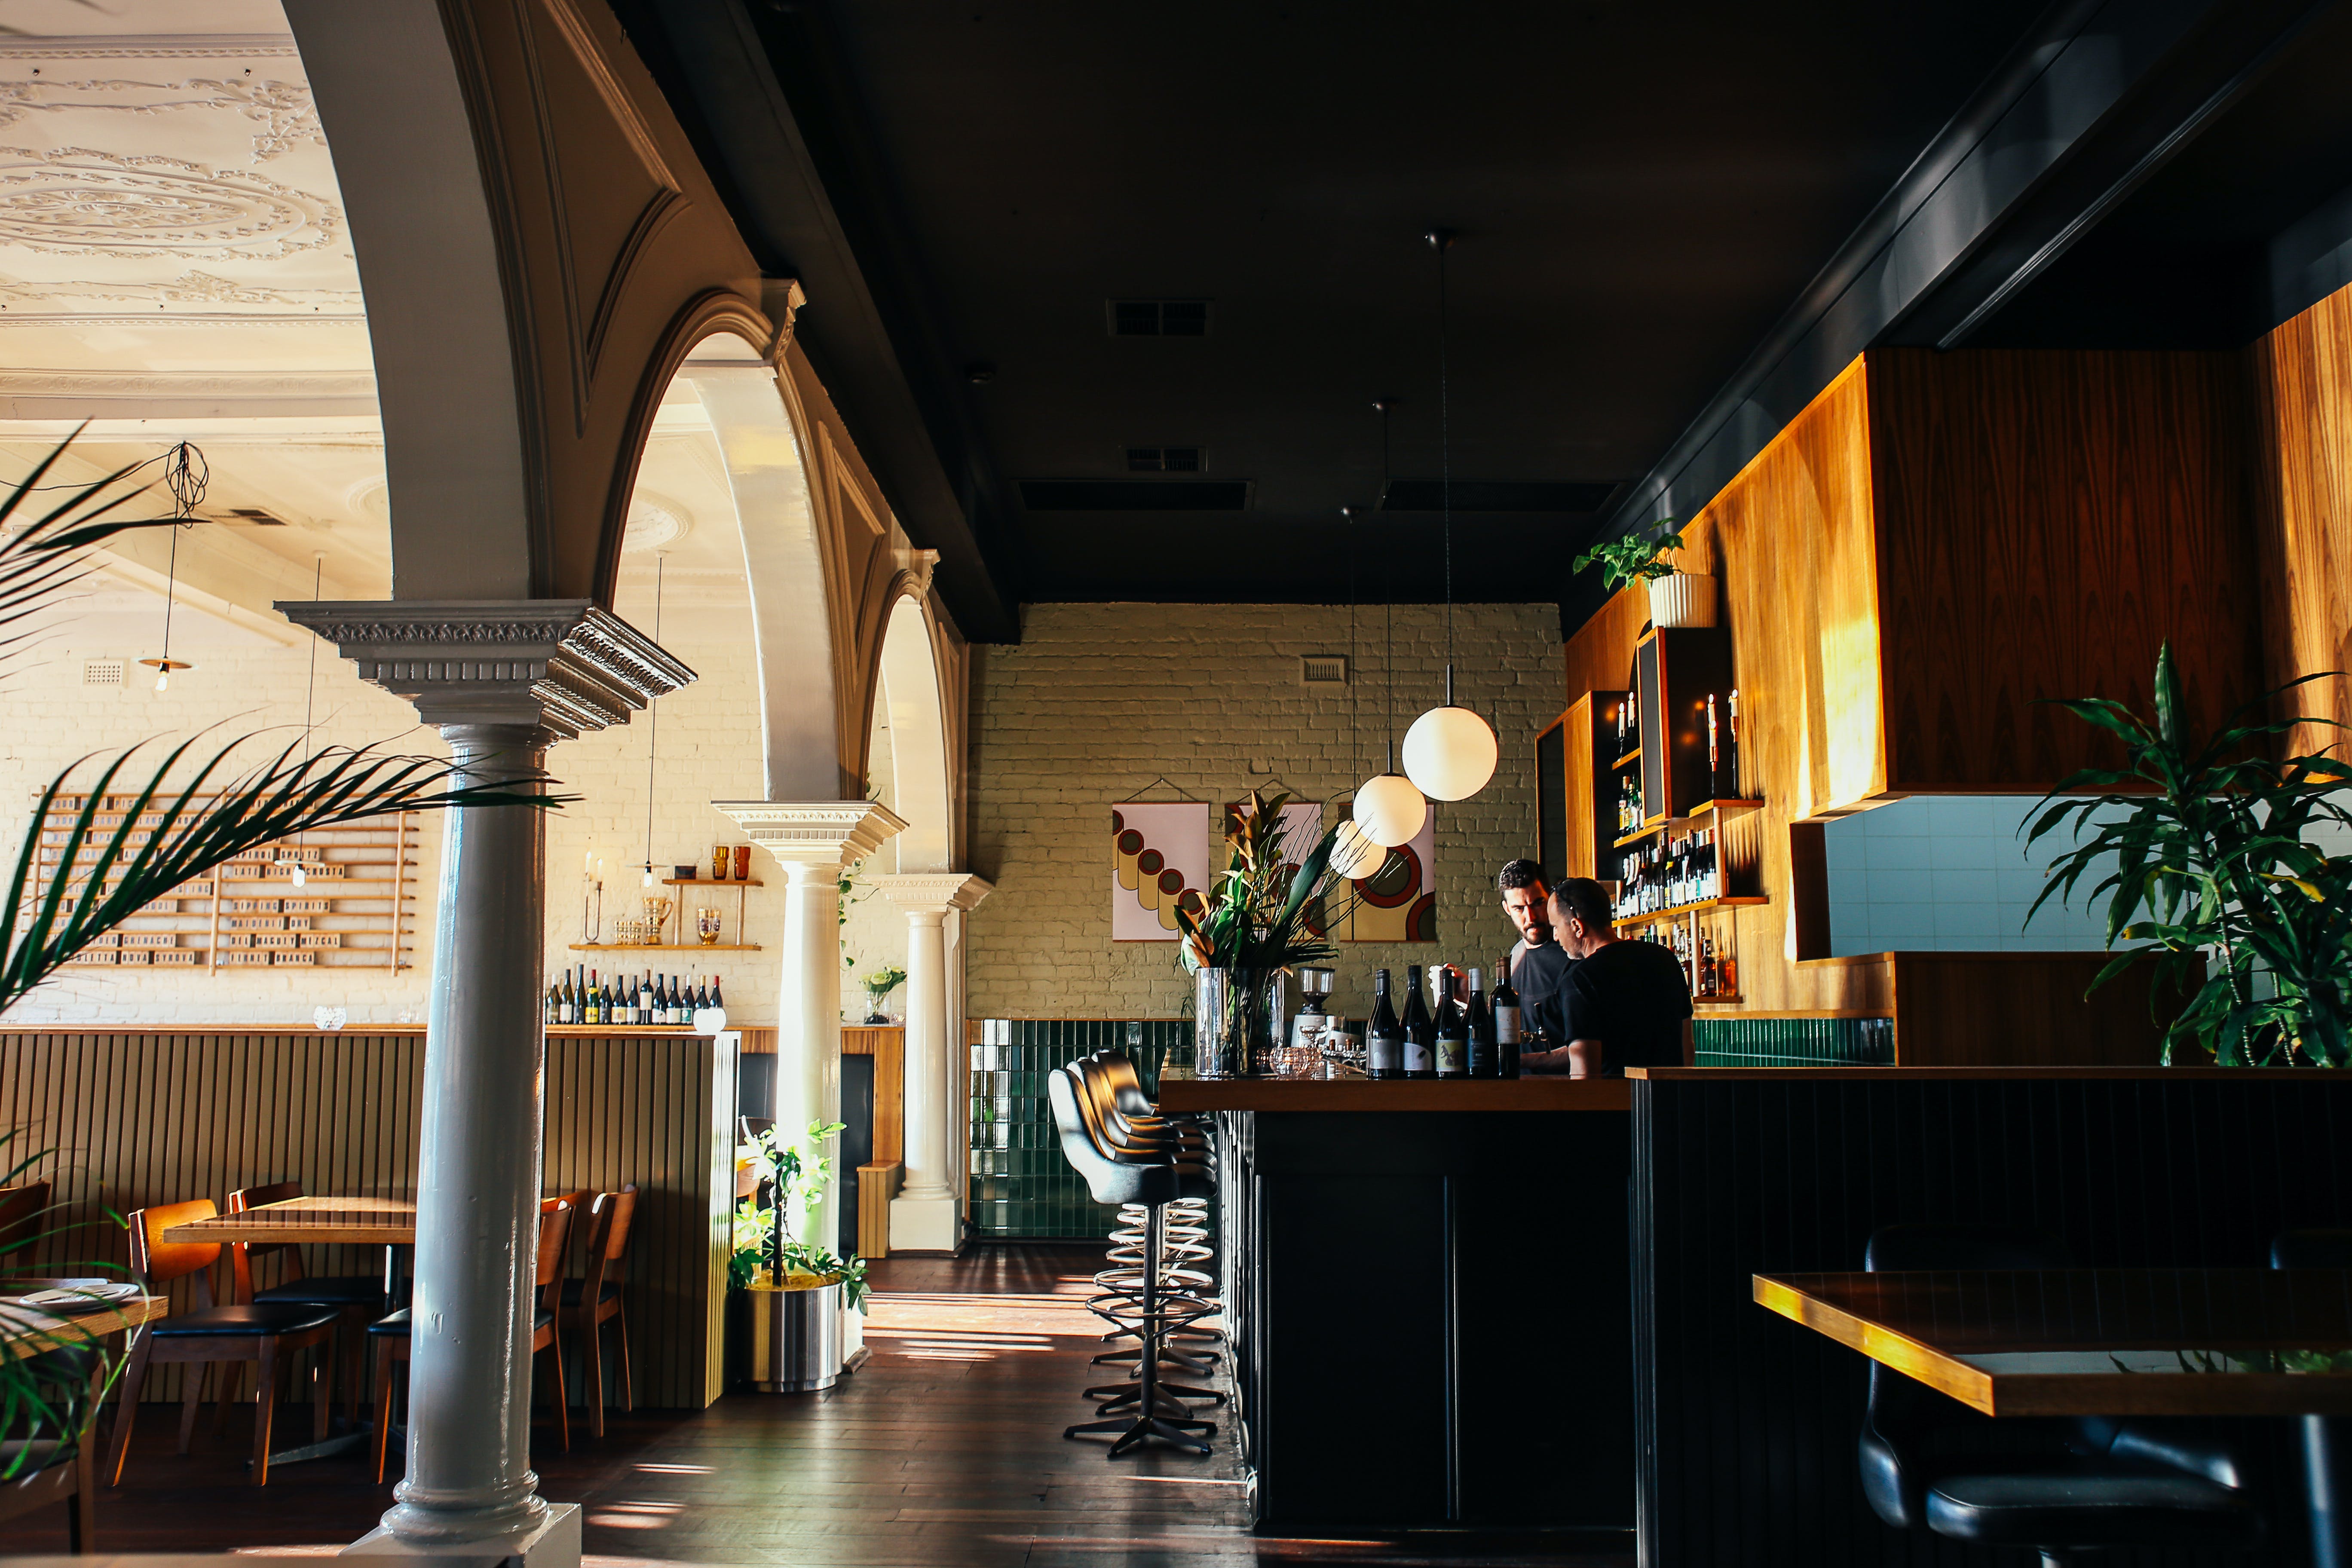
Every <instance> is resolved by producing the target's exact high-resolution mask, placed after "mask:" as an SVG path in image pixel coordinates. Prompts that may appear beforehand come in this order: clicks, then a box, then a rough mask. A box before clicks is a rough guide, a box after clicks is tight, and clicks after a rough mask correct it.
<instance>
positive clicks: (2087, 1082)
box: [1634, 1074, 2352, 1568]
mask: <svg viewBox="0 0 2352 1568" xmlns="http://www.w3.org/2000/svg"><path fill="white" fill-rule="evenodd" d="M2347 1111H2352V1079H2339V1078H2337V1077H2336V1076H2333V1075H2325V1074H2311V1075H2298V1076H2296V1077H2294V1078H2291V1079H2273V1078H2247V1079H2235V1080H2231V1079H2188V1078H2182V1079H2173V1080H2166V1079H2161V1078H2156V1077H2148V1078H2135V1079H1976V1080H1963V1079H1907V1078H1904V1077H1901V1076H1899V1075H1897V1074H1889V1075H1887V1076H1885V1077H1884V1078H1874V1077H1865V1076H1859V1075H1858V1076H1855V1077H1852V1078H1820V1079H1817V1078H1813V1077H1811V1076H1810V1075H1806V1076H1795V1075H1791V1076H1789V1077H1783V1078H1777V1079H1763V1078H1760V1077H1749V1076H1748V1075H1745V1074H1741V1075H1738V1076H1734V1075H1730V1074H1726V1075H1724V1076H1723V1077H1721V1078H1718V1079H1710V1080H1706V1081H1691V1080H1662V1081H1658V1082H1654V1083H1650V1084H1644V1085H1643V1086H1641V1087H1640V1088H1638V1089H1636V1091H1635V1111H1634V1115H1635V1162H1636V1163H1635V1184H1636V1186H1635V1193H1634V1219H1635V1227H1636V1241H1635V1258H1636V1260H1637V1278H1636V1280H1635V1285H1634V1301H1635V1320H1634V1322H1635V1360H1636V1379H1637V1388H1638V1389H1639V1390H1640V1391H1641V1397H1642V1399H1643V1409H1642V1419H1643V1426H1642V1428H1641V1431H1640V1462H1641V1464H1642V1466H1643V1491H1642V1498H1643V1502H1642V1508H1643V1564H1644V1568H1657V1565H1660V1564H1667V1563H1672V1564H1677V1565H1680V1564H1717V1563H1719V1564H1724V1565H1726V1568H1729V1565H1731V1564H1739V1565H1741V1568H1747V1565H1749V1564H1757V1563H1764V1564H1789V1565H1791V1568H1794V1565H1795V1564H1800V1563H1801V1564H1805V1565H1806V1568H1837V1565H1843V1564H1848V1563H1853V1564H1880V1563H1885V1564H1890V1565H1904V1568H1954V1565H1956V1564H1962V1563H1966V1564H1969V1565H1970V1568H1990V1565H1991V1564H1993V1563H1997V1562H1998V1561H2000V1560H1999V1559H1998V1558H1996V1557H1994V1556H1991V1555H1989V1554H1971V1553H1967V1552H1962V1551H1961V1550H1960V1549H1959V1548H1958V1547H1955V1546H1953V1545H1951V1544H1950V1543H1948V1542H1937V1541H1935V1540H1934V1539H1933V1538H1930V1537H1928V1536H1927V1535H1926V1534H1925V1533H1924V1532H1914V1533H1912V1534H1907V1535H1906V1534H1904V1533H1902V1532H1897V1531H1890V1530H1888V1529H1886V1528H1885V1526H1883V1525H1881V1524H1880V1523H1879V1522H1878V1521H1877V1520H1876V1518H1875V1517H1874V1515H1873V1514H1872V1513H1871V1512H1870V1510H1869V1509H1868V1506H1867V1505H1866V1504H1865V1503H1864V1501H1863V1500H1862V1497H1861V1492H1860V1486H1859V1480H1858V1477H1857V1475H1856V1467H1855V1461H1854V1449H1853V1444H1854V1437H1855V1433H1856V1432H1857V1430H1858V1429H1859V1422H1860V1418H1861V1413H1862V1401H1863V1394H1864V1381H1865V1376H1864V1366H1865V1363H1864V1362H1863V1360H1862V1358H1861V1357H1859V1356H1857V1355H1854V1354H1853V1353H1852V1352H1848V1351H1845V1350H1843V1349H1842V1348H1841V1347H1839V1346H1837V1345H1835V1344H1832V1342H1830V1341H1828V1340H1827V1339H1825V1338H1823V1337H1822V1336H1821V1335H1818V1334H1815V1333H1811V1332H1810V1331H1806V1330H1803V1329H1800V1328H1798V1327H1797V1326H1796V1325H1794V1324H1792V1323H1789V1322H1786V1321H1783V1320H1781V1319H1780V1318H1778V1317H1775V1316H1773V1315H1772V1314H1769V1313H1768V1312H1766V1311H1764V1310H1763V1309H1761V1308H1759V1307H1757V1306H1756V1305H1755V1304H1754V1303H1753V1300H1752V1299H1751V1295H1750V1289H1749V1285H1748V1278H1749V1276H1750V1275H1751V1274H1754V1273H1757V1272H1765V1273H1772V1272H1791V1271H1804V1270H1811V1269H1839V1268H1855V1267H1858V1266H1859V1263H1860V1260H1861V1254H1862V1247H1863V1243H1864V1240H1865V1239H1866V1238H1867V1237H1868V1236H1869V1234H1870V1232H1871V1231H1872V1230H1873V1229H1874V1228H1875V1227H1876V1226H1880V1225H1885V1224H1892V1223H1896V1222H1899V1221H1911V1220H1940V1221H1967V1222H1983V1223H1995V1224H2012V1225H2032V1226H2039V1227H2042V1228H2044V1229H2047V1230H2051V1231H2053V1232H2055V1233H2057V1234H2059V1235H2061V1236H2063V1237H2064V1238H2065V1239H2066V1241H2067V1242H2068V1244H2069V1245H2070V1246H2071V1247H2073V1249H2074V1251H2075V1253H2076V1254H2077V1255H2078V1256H2080V1257H2081V1258H2083V1259H2084V1261H2086V1262H2089V1263H2094V1264H2102V1265H2111V1266H2133V1265H2165V1264H2180V1265H2189V1266H2194V1265H2200V1264H2202V1265H2217V1266H2221V1265H2227V1266H2242V1267H2258V1266H2260V1265H2261V1264H2262V1263H2263V1260H2264V1256H2265V1249H2266V1247H2267V1246H2268V1243H2269V1238H2270V1237H2272V1236H2273V1234H2275V1233H2276V1232H2277V1231H2279V1230H2281V1229H2284V1228H2288V1227H2290V1226H2342V1225H2346V1224H2352V1171H2347V1163H2346V1162H2345V1161H2343V1160H2342V1159H2341V1158H2339V1157H2337V1156H2336V1150H2337V1148H2338V1147H2339V1145H2338V1144H2337V1142H2336V1136H2337V1134H2338V1132H2339V1131H2342V1130H2343V1123H2344V1122H2345V1121H2346V1120H2347ZM2287 1429H2288V1424H2287V1423H2284V1422H2268V1423H2248V1424H2245V1426H2243V1428H2242V1434H2241V1436H2242V1440H2243V1441H2244V1442H2245V1443H2246V1444H2247V1445H2248V1446H2249V1448H2250V1457H2251V1458H2252V1461H2253V1463H2252V1468H2253V1470H2254V1471H2255V1473H2256V1474H2257V1475H2258V1476H2261V1477H2263V1478H2264V1479H2262V1480H2261V1481H2259V1482H2258V1485H2260V1486H2261V1487H2263V1488H2264V1489H2266V1490H2267V1491H2268V1495H2267V1496H2266V1499H2265V1511H2266V1512H2267V1513H2268V1515H2269V1517H2270V1521H2271V1525H2272V1536H2271V1542H2270V1544H2269V1546H2268V1547H2267V1548H2266V1549H2265V1550H2266V1554H2267V1558H2268V1560H2269V1561H2273V1562H2280V1563H2292V1562H2297V1561H2300V1560H2301V1559H2302V1555H2303V1552H2304V1551H2305V1544H2304V1541H2303V1524H2302V1520H2301V1512H2300V1504H2299V1502H2298V1500H2297V1495H2296V1492H2295V1488H2294V1477H2295V1476H2296V1474H2297V1473H2298V1472H2297V1471H2296V1469H2295V1468H2294V1460H2293V1455H2292V1453H2291V1451H2290V1448H2289V1446H2288V1442H2287ZM2151 1561H2152V1559H2151ZM2234 1561H2241V1562H2242V1561H2245V1560H2243V1559H2237V1560H2234Z"/></svg>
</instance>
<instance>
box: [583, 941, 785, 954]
mask: <svg viewBox="0 0 2352 1568" xmlns="http://www.w3.org/2000/svg"><path fill="white" fill-rule="evenodd" d="M571 947H572V952H759V951H760V944H759V943H758V942H711V943H710V944H709V945H708V946H705V945H704V944H703V943H701V942H684V943H679V942H573V943H572V944H571Z"/></svg>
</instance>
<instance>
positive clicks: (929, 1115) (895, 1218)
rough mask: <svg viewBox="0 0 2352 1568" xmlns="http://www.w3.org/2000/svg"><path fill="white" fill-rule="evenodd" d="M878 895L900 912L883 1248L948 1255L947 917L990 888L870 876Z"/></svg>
mask: <svg viewBox="0 0 2352 1568" xmlns="http://www.w3.org/2000/svg"><path fill="white" fill-rule="evenodd" d="M874 883H875V886H877V887H878V888H880V889H882V892H883V896H884V897H886V898H887V899H888V900H890V901H891V902H892V903H894V904H897V905H898V907H899V908H900V909H902V910H906V911H907V1181H906V1186H905V1189H904V1190H903V1191H902V1192H900V1193H899V1194H898V1197H897V1198H896V1199H895V1200H893V1202H892V1203H891V1205H890V1250H891V1251H893V1252H953V1251H955V1250H956V1249H957V1248H958V1247H961V1245H962V1244H963V1226H962V1223H961V1222H962V1217H963V1216H962V1205H961V1204H960V1203H958V1202H957V1200H956V1180H955V1169H954V1165H953V1159H954V1152H955V1147H956V1139H955V1124H954V1121H953V1120H952V1119H953V1116H954V1113H955V1089H954V1079H953V1077H952V1075H951V1073H950V1064H951V1062H952V1060H953V1058H952V1057H951V1056H950V1054H949V1053H950V1051H951V1050H952V1049H953V1048H954V1047H955V1046H956V1045H959V1044H961V1041H951V1040H950V1038H949V1033H950V1020H949V999H950V992H951V990H952V987H951V986H950V984H949V979H948V942H947V916H948V911H949V910H969V909H971V907H972V906H973V905H975V904H977V903H979V902H980V900H982V899H984V898H986V897H988V895H989V894H991V893H992V892H994V891H995V890H996V888H995V884H993V883H992V882H990V881H988V880H987V879H984V878H981V877H975V876H972V875H971V874H970V873H969V872H964V871H911V872H901V873H900V874H898V875H897V876H893V877H877V878H875V879H874Z"/></svg>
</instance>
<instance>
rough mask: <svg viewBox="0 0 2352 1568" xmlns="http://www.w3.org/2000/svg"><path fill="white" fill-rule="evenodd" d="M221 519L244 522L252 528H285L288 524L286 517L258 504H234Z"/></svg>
mask: <svg viewBox="0 0 2352 1568" xmlns="http://www.w3.org/2000/svg"><path fill="white" fill-rule="evenodd" d="M221 521H223V522H242V523H245V524H247V526H248V527H252V528H283V527H285V526H286V520H285V519H284V518H282V517H279V516H278V515H277V514H276V513H275V512H267V511H264V510H261V509H260V508H259V507H257V506H233V507H231V508H229V509H228V510H227V511H226V513H225V514H224V515H223V516H222V518H221Z"/></svg>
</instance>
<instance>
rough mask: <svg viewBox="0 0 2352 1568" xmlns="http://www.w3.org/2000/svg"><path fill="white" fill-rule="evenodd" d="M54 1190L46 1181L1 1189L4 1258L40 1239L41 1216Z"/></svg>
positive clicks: (0, 1236) (0, 1232) (0, 1228)
mask: <svg viewBox="0 0 2352 1568" xmlns="http://www.w3.org/2000/svg"><path fill="white" fill-rule="evenodd" d="M50 1191H51V1188H50V1185H49V1184H48V1183H47V1182H46V1181H41V1182H26V1183H25V1184H23V1185H21V1186H15V1187H0V1256H5V1255H6V1254H8V1253H11V1252H17V1251H21V1250H22V1249H24V1248H25V1247H30V1246H31V1245H32V1244H33V1243H34V1242H36V1241H37V1240H39V1239H40V1236H41V1215H42V1213H43V1212H44V1211H45V1210H47V1208H48V1206H49V1193H50Z"/></svg>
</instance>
